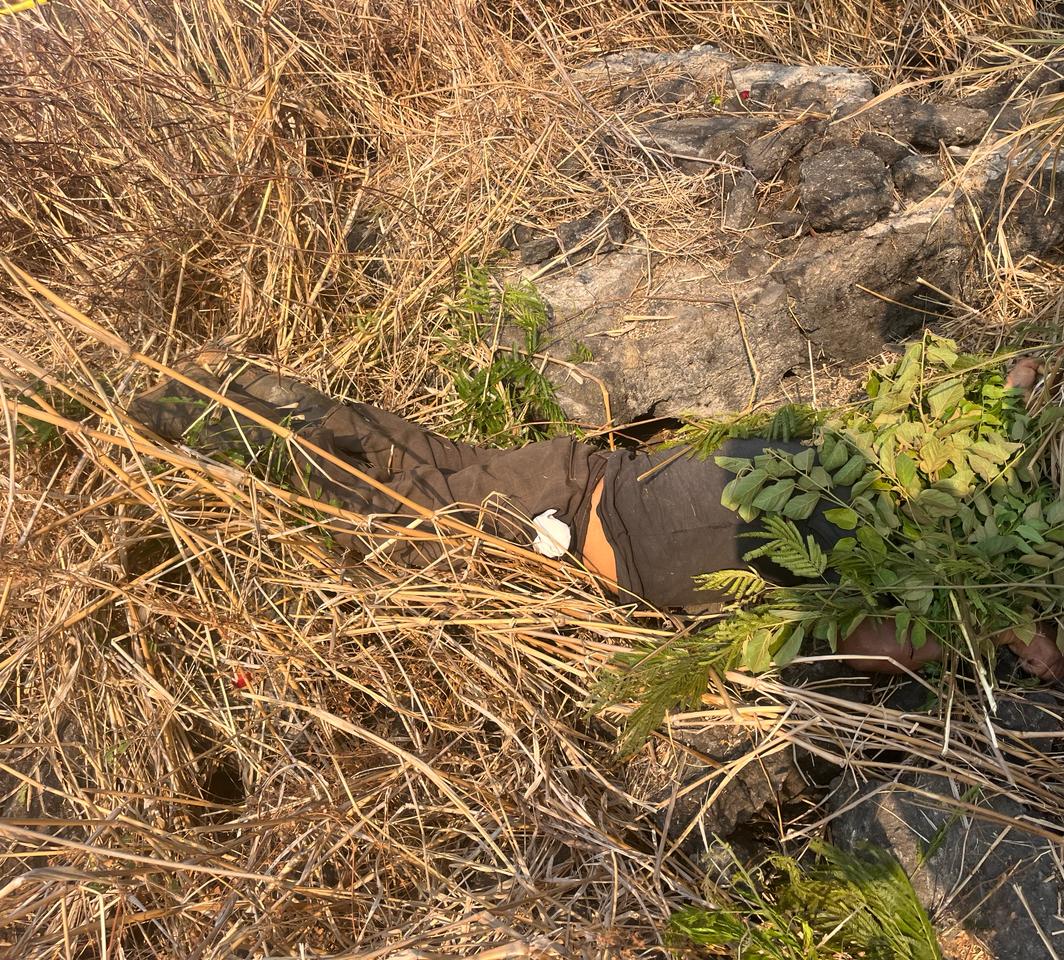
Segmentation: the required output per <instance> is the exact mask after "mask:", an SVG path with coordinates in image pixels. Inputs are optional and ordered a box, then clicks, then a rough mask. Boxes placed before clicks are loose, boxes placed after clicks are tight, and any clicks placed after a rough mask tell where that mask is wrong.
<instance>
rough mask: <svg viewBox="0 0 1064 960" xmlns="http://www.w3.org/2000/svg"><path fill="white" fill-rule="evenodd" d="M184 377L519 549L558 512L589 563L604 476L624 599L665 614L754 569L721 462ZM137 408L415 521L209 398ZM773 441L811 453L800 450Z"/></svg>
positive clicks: (758, 444) (432, 553) (325, 495)
mask: <svg viewBox="0 0 1064 960" xmlns="http://www.w3.org/2000/svg"><path fill="white" fill-rule="evenodd" d="M181 372H182V373H184V374H185V375H186V376H189V377H191V378H192V379H194V380H196V381H197V382H199V383H201V384H203V385H205V386H208V387H210V388H211V389H213V390H215V391H216V392H219V393H224V394H225V395H227V396H228V397H230V398H232V399H233V400H234V401H236V402H238V403H240V404H242V405H243V406H245V407H248V408H249V409H251V410H254V411H255V412H256V413H258V414H259V415H260V416H263V417H265V418H267V419H270V420H273V421H274V422H277V423H281V424H284V425H286V426H288V427H289V428H290V429H292V430H293V431H294V432H295V433H296V434H297V435H298V436H299V437H301V438H305V439H307V440H309V441H311V442H312V443H314V444H315V445H317V446H318V447H321V448H322V449H324V450H327V451H329V452H330V453H331V454H333V455H335V456H336V457H338V458H340V459H342V460H346V461H347V462H349V463H351V464H352V465H353V466H355V467H357V468H358V469H359V470H361V471H362V472H364V473H366V474H368V475H370V476H372V477H373V478H374V479H375V480H378V481H379V482H381V483H383V484H385V485H387V486H388V487H389V489H390V490H392V491H394V492H395V493H396V494H399V495H400V496H403V497H405V498H406V499H408V500H410V501H412V502H414V503H418V504H420V505H421V506H423V507H426V508H428V509H429V510H433V511H435V510H441V509H443V508H447V507H452V506H454V505H459V508H460V509H459V514H458V515H459V517H460V519H462V520H463V521H465V522H466V523H469V524H470V525H473V526H479V527H480V528H481V529H484V530H486V531H488V532H490V533H492V534H495V535H497V536H499V537H502V538H504V539H506V540H509V541H511V542H514V543H517V544H520V545H521V546H526V547H527V546H529V545H530V544H531V543H532V541H533V540H534V538H535V536H536V530H535V529H534V527H533V526H532V523H531V521H532V519H533V518H535V517H537V516H539V515H540V514H542V513H544V512H545V511H548V510H555V511H557V513H556V516H557V519H559V520H561V521H562V522H563V523H565V524H567V525H568V526H569V527H570V529H571V530H572V533H573V536H572V543H571V547H570V553H571V554H572V555H573V556H574V557H575V558H579V557H580V556H581V554H582V548H583V543H584V536H585V534H586V531H587V523H588V517H589V512H590V503H591V495H592V493H593V491H594V489H595V486H596V485H597V484H598V482H599V480H600V479H603V478H604V481H605V482H604V485H603V495H602V498H601V502H600V503H599V507H598V514H599V517H600V519H601V521H602V526H603V530H604V531H605V534H606V538H607V539H608V540H609V542H610V544H611V546H612V547H613V550H614V553H615V555H616V559H617V579H618V585H619V586H620V588H621V591H622V600H626V601H627V600H643V601H646V602H648V603H650V604H651V605H653V606H656V607H682V606H691V605H695V604H702V603H706V602H709V601H712V600H713V599H714V597H713V596H712V595H709V594H707V593H705V592H700V591H697V590H696V589H695V586H696V584H695V580H694V578H695V577H696V576H697V575H698V574H702V573H710V572H712V571H716V570H723V569H732V568H736V567H743V566H744V565H745V564H744V562H743V559H742V555H743V553H745V552H747V551H748V550H750V549H752V548H753V547H754V546H755V545H756V544H755V543H754V542H751V541H744V540H743V539H742V536H741V535H742V534H743V533H747V532H750V531H751V530H753V529H755V528H754V527H752V526H750V525H748V524H744V523H743V522H742V521H741V520H740V518H739V517H738V516H737V515H736V514H735V513H733V512H732V511H731V510H728V509H727V508H725V507H724V506H722V505H721V502H720V498H721V491H722V490H723V487H724V485H725V484H726V483H727V482H728V481H729V480H730V479H731V474H729V473H727V472H726V471H724V470H722V469H721V468H720V467H718V466H717V465H716V464H715V463H714V461H713V459H712V458H709V459H708V460H705V461H701V460H697V459H694V458H692V457H688V456H681V457H679V458H676V457H675V451H672V450H665V451H656V452H636V451H630V450H619V451H614V452H608V451H602V450H598V449H596V448H595V447H592V446H589V445H588V444H584V443H579V442H577V441H575V440H572V439H570V438H568V437H559V438H556V439H554V440H545V441H542V442H540V443H532V444H529V445H527V446H525V447H522V448H520V449H516V450H494V449H487V448H483V447H475V446H472V445H470V444H463V443H455V442H453V441H451V440H447V439H446V438H444V437H441V436H438V435H437V434H434V433H432V432H431V431H429V430H426V429H424V428H423V427H420V426H418V425H417V424H413V423H410V422H409V421H407V420H404V419H403V418H401V417H398V416H395V415H394V414H390V413H386V412H384V411H382V410H379V409H377V408H375V407H372V406H370V405H368V404H364V403H337V402H335V401H333V400H331V399H329V398H328V397H326V396H325V395H324V394H321V393H318V392H317V391H315V390H312V389H310V388H309V387H306V386H304V385H303V384H300V383H298V382H297V381H294V380H292V379H290V378H286V377H281V376H278V375H277V374H274V373H269V372H264V371H262V370H260V369H258V368H255V367H247V368H245V369H238V370H235V371H233V372H231V373H230V375H229V376H228V377H226V378H225V380H224V381H220V380H219V379H218V378H216V377H214V376H213V375H211V374H209V373H208V372H207V371H205V370H204V369H203V368H201V367H193V366H189V367H185V368H183V369H182V370H181ZM130 413H131V414H132V415H133V416H134V417H135V418H136V419H138V420H140V421H141V422H142V423H144V424H145V425H147V426H149V427H150V428H151V429H153V430H154V431H155V432H156V433H158V434H160V435H161V436H164V437H166V438H168V439H170V440H175V441H183V442H185V443H187V444H188V445H189V446H193V447H196V448H197V449H199V450H201V451H203V452H205V453H211V454H215V455H224V456H227V457H228V458H230V459H237V460H238V461H239V462H241V463H245V464H248V465H249V466H250V467H252V468H253V469H254V468H256V467H258V468H260V470H261V469H262V468H263V467H266V468H269V470H270V473H271V475H272V472H273V470H272V468H273V467H275V466H277V465H278V464H279V465H280V466H281V468H282V470H283V471H284V473H285V474H286V475H287V476H288V477H290V478H291V479H292V481H293V482H295V483H296V484H297V485H298V486H300V487H302V488H303V489H305V490H306V491H307V492H308V493H310V494H312V495H314V496H315V497H317V498H320V499H324V500H326V501H333V502H336V503H337V504H339V505H342V506H343V507H345V508H346V509H348V510H350V511H352V512H354V513H358V514H361V515H363V516H366V517H369V518H371V520H372V518H374V517H379V518H382V519H387V520H389V521H391V522H393V523H401V524H402V523H407V522H409V520H410V519H411V518H412V515H411V512H410V511H409V510H408V508H406V507H404V506H403V505H402V504H400V503H399V502H398V501H397V500H395V499H394V498H392V497H391V496H389V495H388V494H387V493H384V492H382V491H380V490H377V489H375V488H373V487H371V486H370V485H369V484H366V483H364V482H359V481H358V480H357V478H355V477H352V476H351V475H350V474H348V473H346V472H344V471H343V470H341V469H340V468H338V467H336V466H335V465H334V464H330V463H328V462H325V463H318V462H315V461H314V458H313V457H312V456H311V455H309V454H308V453H307V452H306V451H304V450H303V449H302V448H300V447H298V445H292V446H291V448H288V447H287V446H286V444H285V443H284V441H279V440H278V439H277V438H276V436H275V435H274V434H273V433H272V432H271V431H270V430H268V429H267V428H265V427H261V426H258V425H256V424H255V423H253V422H252V421H250V420H248V419H247V418H245V417H243V416H239V415H235V414H233V413H232V412H231V411H229V410H228V409H226V408H218V407H216V406H214V405H212V404H210V403H208V402H206V401H205V400H204V398H203V397H202V395H201V394H199V393H197V392H196V391H195V390H193V389H191V388H188V387H184V386H182V385H180V384H178V383H177V382H175V381H169V382H167V383H164V384H162V385H161V386H159V387H157V388H155V389H154V390H152V391H150V392H149V393H147V394H145V395H143V396H141V397H139V398H138V399H137V400H135V401H134V402H133V404H132V405H131V407H130ZM774 445H775V446H778V447H783V448H786V449H789V450H792V451H794V450H798V449H800V445H799V444H783V443H779V444H774ZM765 446H766V444H765V442H764V441H760V440H737V441H732V442H731V443H729V444H727V445H726V446H725V448H724V450H722V451H721V452H722V453H726V454H728V455H730V456H737V457H754V456H756V455H757V454H759V453H761V452H762V451H763V450H764V448H765ZM670 459H671V460H672V462H670V463H668V464H667V465H665V466H662V467H660V468H659V469H656V470H655V471H654V472H653V473H652V475H651V476H649V477H646V478H644V479H640V478H641V477H643V475H644V474H646V473H647V472H648V471H651V470H652V468H655V467H656V466H658V465H659V464H662V463H663V462H664V461H665V460H670ZM809 525H810V527H811V529H814V530H815V531H816V532H817V535H818V538H820V539H821V540H822V542H824V545H830V542H832V541H833V539H834V538H835V537H836V536H837V534H838V531H837V530H835V528H833V527H831V525H830V524H828V523H827V522H826V521H824V520H823V518H822V515H814V517H813V518H811V520H810V522H809ZM833 530H834V535H833V534H832V531H833ZM391 537H392V534H390V533H388V532H387V531H380V530H378V532H377V533H376V534H375V535H374V533H373V527H372V523H370V524H369V526H368V528H367V527H357V528H356V527H355V526H353V525H349V524H348V525H345V527H344V530H343V531H342V532H340V533H338V534H337V539H338V540H339V541H340V542H341V543H342V544H343V545H344V546H346V547H348V548H350V549H352V550H354V551H355V552H356V553H358V555H360V556H364V555H365V554H367V553H368V552H369V551H371V550H373V549H374V548H375V547H378V546H379V545H380V544H381V543H382V542H383V541H385V540H390V539H391ZM387 552H388V555H389V556H391V557H393V558H394V559H397V560H399V561H401V562H405V563H412V564H424V563H427V562H430V561H431V560H433V559H435V558H436V557H438V556H439V555H440V545H439V543H438V542H437V541H436V540H433V539H427V540H401V541H398V542H396V543H393V544H391V545H390V546H389V547H388V550H387ZM759 569H761V570H762V572H763V573H764V574H765V575H767V576H771V577H772V578H773V579H775V580H777V581H779V580H784V579H785V578H786V574H785V572H784V571H782V570H779V569H778V568H774V567H772V566H771V565H768V564H766V563H762V564H761V566H760V567H759Z"/></svg>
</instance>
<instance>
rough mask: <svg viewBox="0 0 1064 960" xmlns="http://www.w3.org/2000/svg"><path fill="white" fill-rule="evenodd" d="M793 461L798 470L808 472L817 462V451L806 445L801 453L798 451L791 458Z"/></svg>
mask: <svg viewBox="0 0 1064 960" xmlns="http://www.w3.org/2000/svg"><path fill="white" fill-rule="evenodd" d="M791 462H792V463H793V464H794V467H795V469H796V470H800V471H801V472H802V473H808V472H809V471H810V470H812V469H813V464H814V463H815V462H816V451H815V450H814V449H813V448H812V447H806V448H805V449H804V450H803V451H802V452H801V453H796V454H795V455H794V456H793V457H792V458H791Z"/></svg>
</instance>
